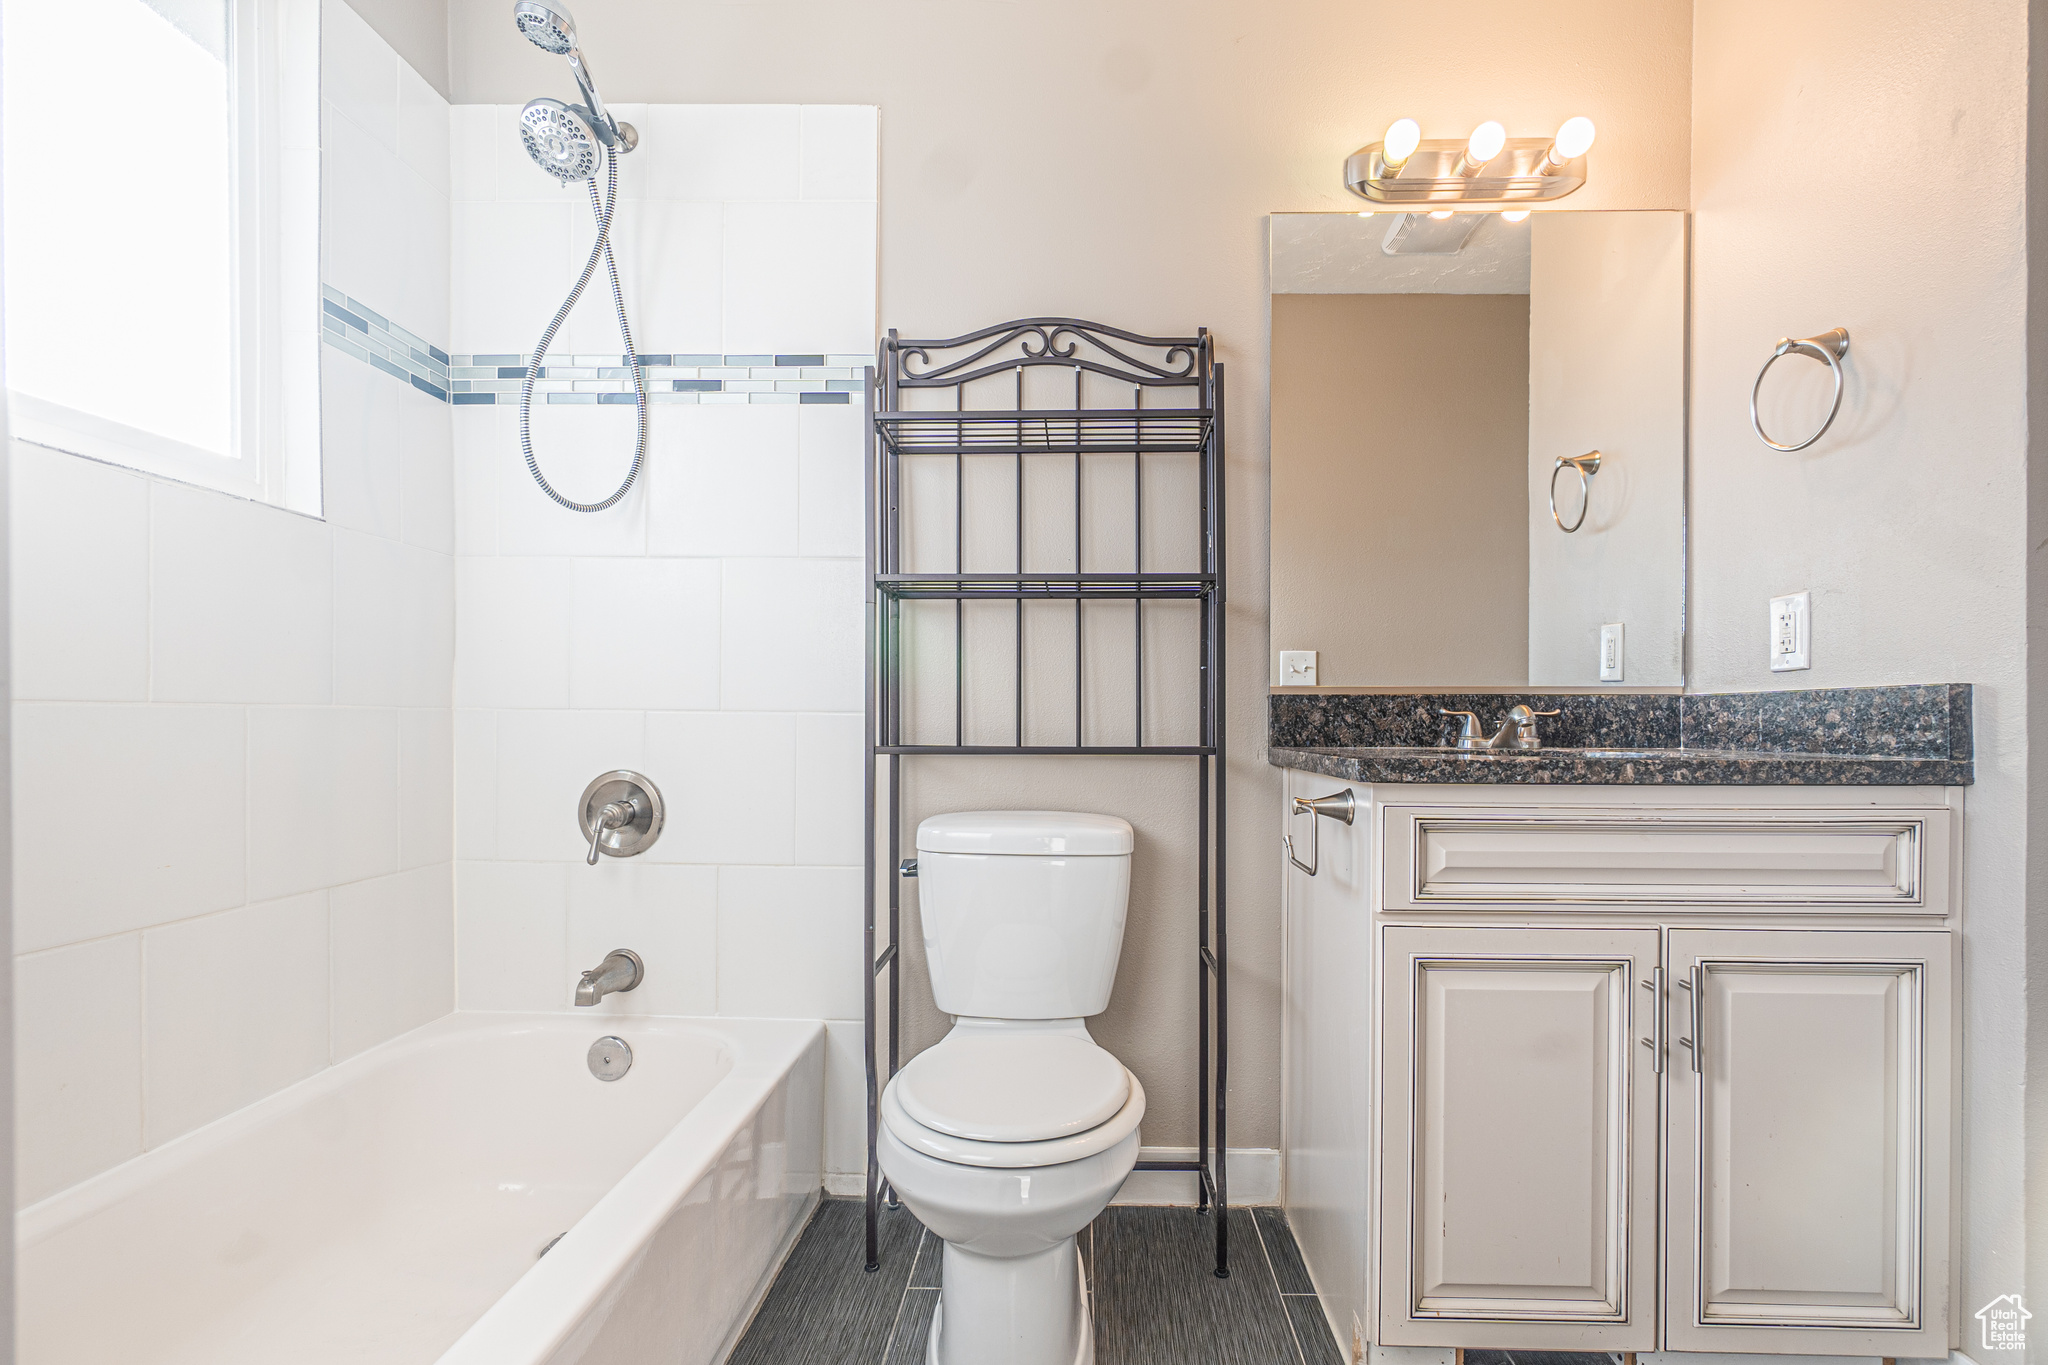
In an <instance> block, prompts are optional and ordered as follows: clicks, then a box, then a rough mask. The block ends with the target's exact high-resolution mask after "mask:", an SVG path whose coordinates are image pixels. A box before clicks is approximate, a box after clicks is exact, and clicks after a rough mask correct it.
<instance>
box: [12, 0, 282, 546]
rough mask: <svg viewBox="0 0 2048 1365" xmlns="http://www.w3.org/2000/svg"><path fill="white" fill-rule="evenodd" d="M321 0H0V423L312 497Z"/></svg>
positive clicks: (73, 446) (92, 449)
mask: <svg viewBox="0 0 2048 1365" xmlns="http://www.w3.org/2000/svg"><path fill="white" fill-rule="evenodd" d="M318 18H319V0H63V3H61V4H54V5H53V4H50V3H49V0H0V23H4V35H0V41H4V52H5V72H4V80H5V98H6V108H5V124H4V127H5V149H4V155H5V161H4V166H5V196H6V200H5V202H6V225H5V245H6V257H5V270H6V290H5V298H6V328H7V367H8V374H7V382H8V388H9V390H10V393H9V399H10V418H11V424H12V428H13V432H14V434H15V435H16V436H17V437H19V438H21V439H24V440H28V441H33V442H35V443H37V444H41V445H48V446H54V447H57V448H58V449H62V450H69V451H72V452H74V453H76V454H80V455H86V456H90V457H92V458H94V459H100V460H107V461H110V462H113V463H117V464H123V465H128V466H131V467H133V468H137V469H143V470H147V471H149V472H151V473H155V474H162V475H166V476H168V477H171V478H176V479H182V480H185V481H187V482H191V483H199V484H205V485H207V486H209V487H213V488H219V489H222V490H225V491H228V492H233V493H237V494H240V495H242V496H244V497H253V498H261V499H263V500H265V501H269V502H274V503H278V504H280V505H282V506H286V507H291V508H293V509H295V510H300V511H306V512H312V513H317V512H318V511H319V463H318V461H319V456H318V450H319V426H318V400H317V392H318V363H319V358H318V351H317V346H318V330H317V328H318V321H317V314H316V313H315V311H314V310H317V309H318V307H319V302H318V300H319V282H318V266H317V262H318V228H317V223H318V156H319V152H318V137H317V128H318V99H319V94H318Z"/></svg>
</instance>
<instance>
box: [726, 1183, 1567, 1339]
mask: <svg viewBox="0 0 2048 1365" xmlns="http://www.w3.org/2000/svg"><path fill="white" fill-rule="evenodd" d="M861 1213H862V1210H861V1204H860V1201H859V1200H855V1199H827V1200H825V1201H824V1202H823V1203H821V1204H820V1205H819V1206H818V1211H817V1212H816V1213H815V1214H814V1215H812V1218H811V1222H810V1226H809V1227H807V1228H805V1229H804V1233H803V1236H802V1238H801V1239H799V1240H798V1242H797V1244H796V1248H795V1249H794V1250H793V1251H791V1252H790V1255H789V1260H788V1261H787V1262H785V1263H784V1265H783V1267H782V1273H781V1275H779V1276H778V1277H777V1278H776V1281H775V1284H774V1286H773V1287H772V1288H770V1289H769V1291H768V1298H767V1300H766V1301H765V1302H764V1303H762V1305H761V1311H760V1312H759V1313H758V1314H756V1315H755V1317H754V1322H753V1325H752V1326H750V1327H749V1328H748V1329H747V1334H746V1336H744V1337H742V1338H741V1339H740V1344H739V1346H738V1347H737V1348H736V1349H735V1350H734V1351H733V1354H732V1359H731V1361H730V1365H923V1362H924V1358H925V1356H924V1351H925V1334H926V1333H927V1332H928V1331H929V1330H930V1329H931V1322H932V1309H933V1308H934V1307H936V1306H937V1304H938V1301H939V1289H938V1286H939V1267H940V1243H939V1240H938V1239H937V1238H936V1237H933V1236H931V1235H929V1234H928V1233H926V1232H925V1230H924V1228H923V1227H922V1226H920V1225H919V1223H918V1221H917V1220H916V1219H915V1218H913V1217H911V1215H910V1211H909V1210H908V1209H899V1210H897V1211H895V1212H894V1213H891V1212H888V1211H887V1210H884V1212H883V1216H882V1268H881V1269H880V1270H878V1271H876V1272H875V1273H874V1274H872V1275H870V1274H868V1273H867V1272H866V1271H865V1270H863V1269H862V1264H863V1257H862V1254H861V1253H862V1237H863V1234H864V1232H865V1228H864V1226H863V1222H862V1217H861ZM1214 1230H1215V1224H1214V1223H1212V1222H1210V1221H1209V1219H1208V1218H1207V1217H1205V1216H1203V1215H1201V1214H1198V1213H1196V1212H1195V1211H1194V1210H1193V1209H1172V1208H1140V1207H1116V1208H1111V1209H1109V1210H1108V1211H1106V1212H1105V1213H1104V1214H1103V1215H1102V1216H1101V1217H1100V1218H1098V1219H1096V1220H1095V1222H1094V1225H1093V1226H1091V1227H1090V1228H1089V1229H1088V1230H1087V1231H1086V1232H1084V1233H1082V1234H1081V1254H1082V1263H1083V1265H1084V1266H1086V1268H1087V1271H1088V1279H1089V1287H1090V1291H1091V1293H1092V1296H1093V1301H1094V1309H1095V1359H1096V1362H1097V1365H1343V1362H1344V1356H1343V1354H1342V1353H1341V1352H1339V1350H1338V1348H1337V1343H1336V1342H1335V1341H1333V1340H1332V1339H1331V1337H1330V1329H1329V1327H1328V1326H1327V1324H1326V1323H1325V1322H1324V1320H1323V1314H1322V1311H1321V1309H1320V1308H1318V1307H1317V1304H1316V1298H1315V1290H1314V1288H1313V1287H1312V1286H1311V1285H1310V1284H1309V1279H1308V1271H1307V1269H1306V1268H1305V1267H1304V1266H1303V1265H1302V1261H1301V1252H1300V1251H1299V1250H1298V1249H1297V1248H1296V1247H1295V1245H1294V1235H1293V1234H1292V1233H1290V1232H1289V1231H1288V1230H1287V1218H1286V1215H1285V1214H1283V1213H1282V1212H1281V1211H1280V1210H1279V1209H1272V1208H1262V1209H1256V1210H1254V1209H1233V1210H1231V1212H1230V1245H1231V1274H1230V1278H1229V1279H1227V1280H1219V1279H1217V1278H1216V1276H1215V1274H1214V1273H1213V1270H1212V1268H1213V1265H1214V1257H1215V1231H1214ZM1521 1365H1533V1363H1532V1362H1522V1363H1521Z"/></svg>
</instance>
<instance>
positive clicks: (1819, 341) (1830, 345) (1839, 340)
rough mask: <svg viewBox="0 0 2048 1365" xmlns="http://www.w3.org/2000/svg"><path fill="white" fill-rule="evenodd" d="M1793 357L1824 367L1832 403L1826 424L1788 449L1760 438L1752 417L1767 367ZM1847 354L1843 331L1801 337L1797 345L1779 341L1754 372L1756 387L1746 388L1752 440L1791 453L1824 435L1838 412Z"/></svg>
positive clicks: (1846, 336)
mask: <svg viewBox="0 0 2048 1365" xmlns="http://www.w3.org/2000/svg"><path fill="white" fill-rule="evenodd" d="M1794 354H1797V355H1810V356H1812V357H1813V358H1814V359H1815V360H1818V361H1821V362H1823V363H1824V364H1826V366H1827V367H1828V369H1829V370H1830V371H1831V372H1832V373H1833V374H1834V376H1835V399H1834V401H1833V402H1832V403H1830V404H1828V416H1827V420H1826V421H1824V422H1822V423H1821V424H1820V430H1819V431H1816V432H1814V433H1813V435H1811V436H1809V437H1807V438H1806V439H1805V440H1803V441H1801V442H1799V443H1798V444H1797V445H1789V446H1788V445H1780V444H1779V443H1778V442H1776V441H1773V440H1772V439H1771V438H1770V437H1769V436H1767V435H1765V434H1764V424H1763V423H1762V422H1761V421H1760V420H1758V418H1757V415H1756V396H1757V393H1758V392H1759V391H1760V390H1761V389H1762V388H1763V386H1764V376H1765V375H1767V374H1769V373H1770V372H1771V366H1773V365H1775V364H1777V363H1778V361H1779V360H1780V359H1782V358H1783V357H1785V356H1788V355H1794ZM1848 354H1849V329H1848V328H1846V327H1837V328H1835V329H1834V330H1833V331H1832V332H1822V333H1821V334H1820V335H1819V336H1817V337H1801V338H1800V339H1799V340H1798V341H1794V340H1793V339H1792V338H1791V337H1786V338H1784V339H1783V340H1782V341H1780V342H1779V343H1778V346H1777V349H1776V350H1774V351H1772V352H1771V358H1770V359H1769V360H1766V361H1765V362H1764V367H1763V368H1762V369H1761V370H1758V371H1757V372H1756V383H1754V384H1751V385H1750V386H1749V424H1750V425H1751V426H1752V427H1755V428H1756V438H1757V439H1758V440H1759V441H1762V442H1763V443H1764V444H1765V445H1767V446H1769V447H1770V448H1771V449H1772V450H1784V451H1793V450H1804V449H1806V448H1807V447H1808V446H1810V445H1812V444H1813V443H1814V442H1815V441H1818V440H1819V439H1820V438H1821V437H1823V436H1825V435H1827V434H1828V428H1829V427H1831V426H1833V425H1834V424H1835V414H1836V413H1838V412H1840V411H1841V410H1842V358H1843V357H1844V356H1846V355H1848Z"/></svg>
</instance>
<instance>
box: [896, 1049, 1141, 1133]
mask: <svg viewBox="0 0 2048 1365" xmlns="http://www.w3.org/2000/svg"><path fill="white" fill-rule="evenodd" d="M896 1097H897V1099H898V1100H899V1101H900V1102H901V1103H902V1105H903V1111H904V1112H905V1113H906V1114H908V1115H910V1117H911V1118H913V1119H915V1120H917V1122H918V1123H919V1124H920V1125H922V1126H923V1127H926V1128H934V1129H937V1130H938V1131H939V1132H941V1133H947V1134H950V1135H952V1136H953V1137H959V1138H968V1139H970V1140H972V1141H976V1142H1041V1141H1045V1140H1048V1139H1051V1138H1062V1137H1072V1136H1074V1135H1075V1134H1077V1133H1085V1132H1087V1131H1088V1130H1089V1129H1091V1128H1097V1127H1100V1126H1101V1125H1102V1124H1105V1123H1107V1122H1109V1121H1110V1120H1111V1119H1112V1118H1114V1117H1116V1115H1117V1113H1118V1112H1119V1111H1121V1110H1122V1109H1123V1107H1124V1103H1125V1101H1127V1100H1129V1099H1130V1097H1131V1082H1130V1072H1128V1071H1126V1070H1124V1066H1123V1063H1121V1062H1119V1061H1118V1060H1117V1059H1116V1058H1114V1057H1112V1056H1111V1055H1110V1054H1109V1053H1107V1052H1104V1051H1103V1050H1102V1049H1101V1048H1100V1047H1097V1046H1096V1045H1095V1042H1094V1040H1093V1039H1091V1038H1089V1037H1088V1036H1087V1034H1086V1033H1085V1032H1079V1033H1067V1032H1058V1033H1038V1032H1021V1031H1004V1032H992V1031H981V1030H964V1029H963V1030H956V1031H955V1032H953V1033H950V1034H948V1035H947V1036H946V1037H945V1038H944V1039H943V1040H942V1041H940V1042H939V1043H938V1044H937V1045H936V1046H933V1047H929V1048H926V1049H925V1050H924V1051H923V1052H921V1053H919V1054H918V1055H917V1056H915V1057H913V1058H911V1060H910V1064H909V1065H908V1066H905V1067H904V1068H903V1070H902V1072H901V1073H900V1074H899V1075H898V1076H897V1078H896Z"/></svg>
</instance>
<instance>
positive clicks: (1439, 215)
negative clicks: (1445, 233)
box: [1429, 209, 1451, 221]
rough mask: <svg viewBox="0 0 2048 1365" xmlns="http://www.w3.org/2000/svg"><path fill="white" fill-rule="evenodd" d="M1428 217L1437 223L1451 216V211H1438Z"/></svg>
mask: <svg viewBox="0 0 2048 1365" xmlns="http://www.w3.org/2000/svg"><path fill="white" fill-rule="evenodd" d="M1429 216H1430V217H1432V218H1435V219H1437V220H1438V221H1442V220H1443V219H1445V218H1448V217H1450V216H1451V211H1450V210H1449V209H1438V210H1437V211H1436V212H1434V213H1432V214H1430V215H1429Z"/></svg>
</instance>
